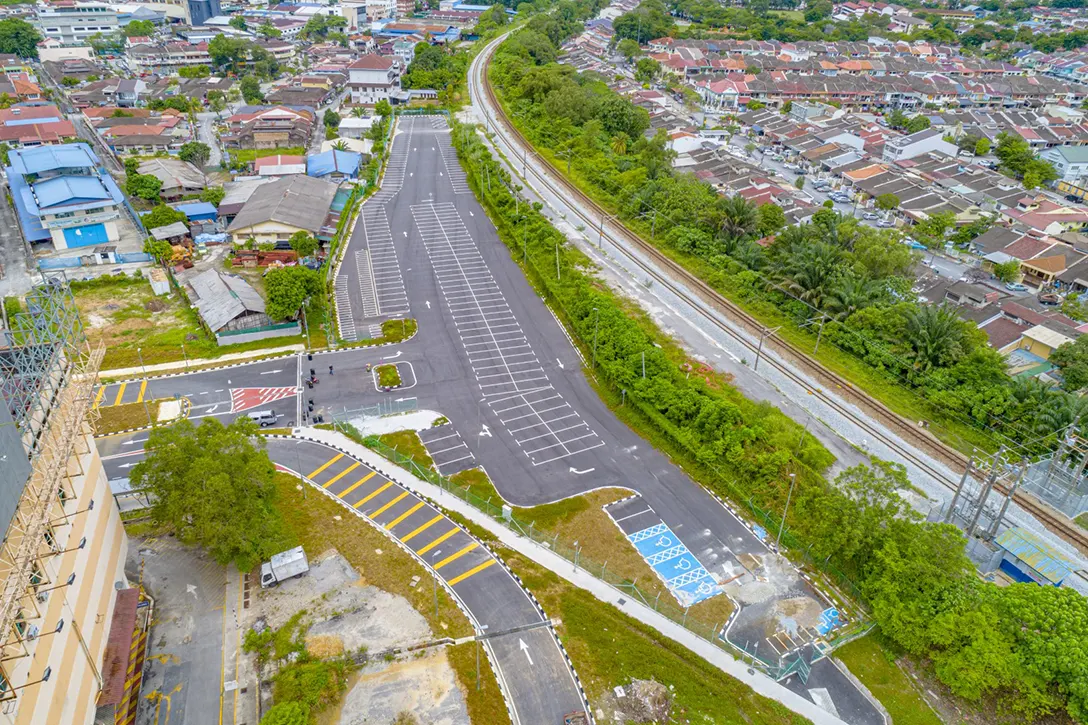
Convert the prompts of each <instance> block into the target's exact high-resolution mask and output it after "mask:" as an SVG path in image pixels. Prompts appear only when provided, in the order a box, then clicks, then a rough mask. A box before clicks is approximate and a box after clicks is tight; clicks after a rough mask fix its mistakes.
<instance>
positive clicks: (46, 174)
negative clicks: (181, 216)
mask: <svg viewBox="0 0 1088 725" xmlns="http://www.w3.org/2000/svg"><path fill="white" fill-rule="evenodd" d="M8 158H9V162H10V165H9V166H8V168H7V177H8V183H9V185H10V186H11V197H12V201H13V202H14V203H15V212H16V216H17V217H18V219H19V226H20V228H21V229H22V232H23V236H24V237H25V238H26V239H27V241H30V242H43V241H47V240H50V239H51V240H52V241H53V245H54V246H55V247H56V248H57V249H66V248H69V247H84V246H91V245H96V244H105V243H108V242H110V241H116V239H117V236H118V232H117V228H116V224H115V223H114V221H113V220H115V219H117V218H118V217H119V216H120V206H121V205H122V204H124V202H125V195H124V194H123V193H122V192H121V189H120V187H118V186H117V183H116V182H115V181H114V180H113V178H112V177H111V176H110V175H109V174H108V173H107V172H106V171H105V170H104V169H102V168H100V167H99V165H98V156H96V155H95V153H94V151H92V150H91V148H90V146H88V145H87V144H85V143H75V144H64V145H61V146H38V147H34V148H28V149H18V150H15V151H11V152H9V154H8ZM80 211H82V212H88V216H86V217H84V216H80V217H73V216H72V212H80ZM80 222H83V223H80ZM111 237H112V239H111Z"/></svg>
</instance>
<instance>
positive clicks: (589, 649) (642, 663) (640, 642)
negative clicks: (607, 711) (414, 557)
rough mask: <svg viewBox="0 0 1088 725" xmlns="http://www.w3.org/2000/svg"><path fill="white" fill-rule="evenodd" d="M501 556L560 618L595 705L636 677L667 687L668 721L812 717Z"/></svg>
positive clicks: (756, 724)
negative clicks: (670, 704) (669, 695)
mask: <svg viewBox="0 0 1088 725" xmlns="http://www.w3.org/2000/svg"><path fill="white" fill-rule="evenodd" d="M504 558H505V559H506V561H507V563H508V564H509V565H510V567H511V568H512V569H513V570H514V571H515V572H516V573H517V574H518V576H520V577H521V579H522V582H523V583H524V584H525V586H527V587H528V588H529V589H530V591H532V592H533V594H534V595H536V598H537V599H539V600H540V603H541V604H542V605H543V607H544V610H545V611H546V612H548V614H549V615H550V616H552V617H555V618H558V619H560V620H561V624H560V625H559V627H558V628H557V631H558V633H559V636H560V639H562V641H563V645H564V646H565V647H566V649H567V653H568V654H569V655H570V658H571V660H572V661H573V663H574V667H575V669H576V670H577V671H578V675H579V677H580V678H581V680H582V683H583V685H584V686H585V688H586V693H587V694H588V696H589V700H590V706H591V707H593V708H594V709H596V708H597V707H602V708H603V707H606V706H608V703H609V702H610V693H611V690H612V688H613V687H615V686H617V685H625V684H627V683H628V682H630V681H631V680H633V679H639V680H655V681H657V682H660V683H661V684H663V685H665V686H666V687H668V688H670V690H671V691H672V694H673V697H674V701H673V709H672V717H671V721H672V722H692V723H695V722H699V723H746V724H747V725H786V724H790V725H793V724H799V723H806V722H809V721H808V720H806V719H805V718H803V717H801V716H800V715H796V714H794V713H793V712H791V711H790V710H788V709H787V708H786V707H785V706H783V705H781V704H780V703H778V702H775V701H774V700H770V699H768V698H765V697H762V696H761V695H757V694H756V693H755V692H754V691H753V690H752V689H751V688H749V687H748V686H747V685H745V684H743V683H741V682H739V681H738V680H735V679H733V678H732V677H729V676H728V675H726V674H725V673H723V672H722V671H721V670H719V669H717V668H716V667H714V666H713V665H711V664H710V663H709V662H707V661H706V660H704V659H702V658H700V657H698V656H696V655H695V654H693V653H692V652H691V651H689V650H687V649H685V648H684V647H682V646H681V645H679V644H677V643H675V642H673V641H672V640H670V639H668V638H666V637H663V636H662V635H660V634H659V633H658V632H656V631H655V630H653V629H651V628H650V627H648V626H646V625H644V624H642V623H640V622H638V621H636V620H635V619H632V618H631V617H628V616H627V615H625V614H623V613H622V612H620V611H619V610H617V609H616V608H615V607H612V606H611V605H608V604H605V603H603V602H601V601H599V600H597V599H595V598H594V597H593V596H592V595H590V594H589V593H588V592H585V591H582V590H581V589H578V588H576V587H574V586H573V585H571V584H568V583H567V582H566V581H564V580H562V579H560V578H559V577H558V576H557V575H555V574H553V573H552V572H550V571H548V570H546V569H544V568H543V567H541V566H539V565H537V564H535V563H534V562H531V561H529V560H528V559H525V558H523V557H522V556H520V555H518V554H515V553H509V552H507V553H504Z"/></svg>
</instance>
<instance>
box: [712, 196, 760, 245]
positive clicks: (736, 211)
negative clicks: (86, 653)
mask: <svg viewBox="0 0 1088 725" xmlns="http://www.w3.org/2000/svg"><path fill="white" fill-rule="evenodd" d="M718 212H719V213H720V214H721V224H720V226H719V229H718V231H719V232H720V233H721V235H722V237H724V238H725V239H733V240H737V239H744V238H746V237H750V236H752V235H753V234H755V233H756V230H757V229H758V228H759V216H758V215H757V213H756V208H755V206H753V205H752V203H751V202H750V201H748V200H747V199H745V198H744V197H743V196H741V195H740V194H736V195H734V196H727V197H723V198H722V199H720V200H719V201H718Z"/></svg>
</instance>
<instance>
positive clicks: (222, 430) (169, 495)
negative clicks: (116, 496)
mask: <svg viewBox="0 0 1088 725" xmlns="http://www.w3.org/2000/svg"><path fill="white" fill-rule="evenodd" d="M145 450H146V451H147V455H146V457H145V458H144V460H142V461H141V462H140V463H138V464H136V465H135V466H134V467H133V468H132V473H131V474H130V478H131V480H132V483H133V485H134V486H135V487H137V488H140V489H142V490H145V491H147V492H148V494H149V498H150V499H151V501H152V502H153V503H152V507H151V518H152V519H153V520H154V521H155V522H157V523H159V524H165V525H168V526H171V527H173V529H174V531H175V532H176V533H177V536H178V538H179V539H180V540H181V541H184V542H186V543H191V544H197V545H199V546H201V547H203V548H204V549H206V550H207V551H208V553H209V554H210V555H211V556H212V558H213V559H215V560H216V561H217V562H219V563H220V564H227V563H228V562H234V563H235V564H236V565H237V566H238V569H239V570H241V571H249V570H250V569H252V568H253V567H254V566H256V565H257V563H259V562H260V561H262V560H264V559H267V558H269V557H270V556H272V554H275V553H276V552H278V551H282V550H283V549H284V548H286V546H287V545H288V544H289V543H291V542H290V541H289V537H288V534H287V531H286V527H285V526H284V523H283V518H282V516H281V515H280V513H279V511H278V510H277V509H276V488H275V485H274V483H273V479H274V477H275V475H276V467H275V465H273V463H272V460H271V459H270V458H269V457H268V453H267V452H266V451H265V449H264V440H263V439H262V438H260V437H259V436H258V435H257V426H256V424H255V423H254V422H253V421H251V420H250V419H249V418H247V417H245V416H242V417H240V418H238V419H236V420H235V421H234V422H232V423H231V424H230V425H228V426H224V425H223V424H222V423H220V422H219V421H218V420H216V419H214V418H205V419H204V420H203V422H202V423H201V424H200V426H199V427H197V426H195V425H193V423H192V422H191V421H189V420H187V419H182V420H179V421H178V422H176V423H174V424H173V425H170V426H168V427H164V428H155V429H153V430H152V431H151V433H150V434H149V435H148V439H147V443H146V445H145Z"/></svg>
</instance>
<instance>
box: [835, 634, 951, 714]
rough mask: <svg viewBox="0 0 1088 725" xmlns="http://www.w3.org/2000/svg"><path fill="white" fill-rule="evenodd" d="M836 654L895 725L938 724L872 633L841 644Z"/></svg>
mask: <svg viewBox="0 0 1088 725" xmlns="http://www.w3.org/2000/svg"><path fill="white" fill-rule="evenodd" d="M835 657H838V658H839V660H840V661H842V663H843V664H844V665H846V667H847V669H849V670H850V672H852V673H853V675H854V676H855V677H857V678H858V679H859V680H861V683H862V684H863V685H865V686H866V687H867V688H868V689H869V692H871V693H872V694H873V697H875V698H876V699H877V700H879V701H880V704H882V705H883V706H884V708H885V709H886V710H887V711H888V714H889V715H890V716H891V718H892V722H894V723H895V725H941V720H940V718H938V717H937V715H936V713H934V712H933V710H932V709H931V708H930V707H929V704H928V703H926V701H925V699H924V698H923V697H922V695H921V693H919V692H918V690H917V689H915V687H914V684H913V683H912V682H911V680H910V678H908V677H907V676H906V674H905V673H904V672H903V671H902V670H901V669H899V667H897V666H896V664H895V662H893V661H890V660H889V658H888V655H887V653H886V652H885V651H884V650H883V649H882V648H881V646H880V643H879V641H878V640H877V636H876V635H875V634H869V635H867V636H865V637H861V638H859V639H856V640H854V641H853V642H850V643H849V644H846V645H843V646H842V647H840V648H839V649H837V650H835Z"/></svg>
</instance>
